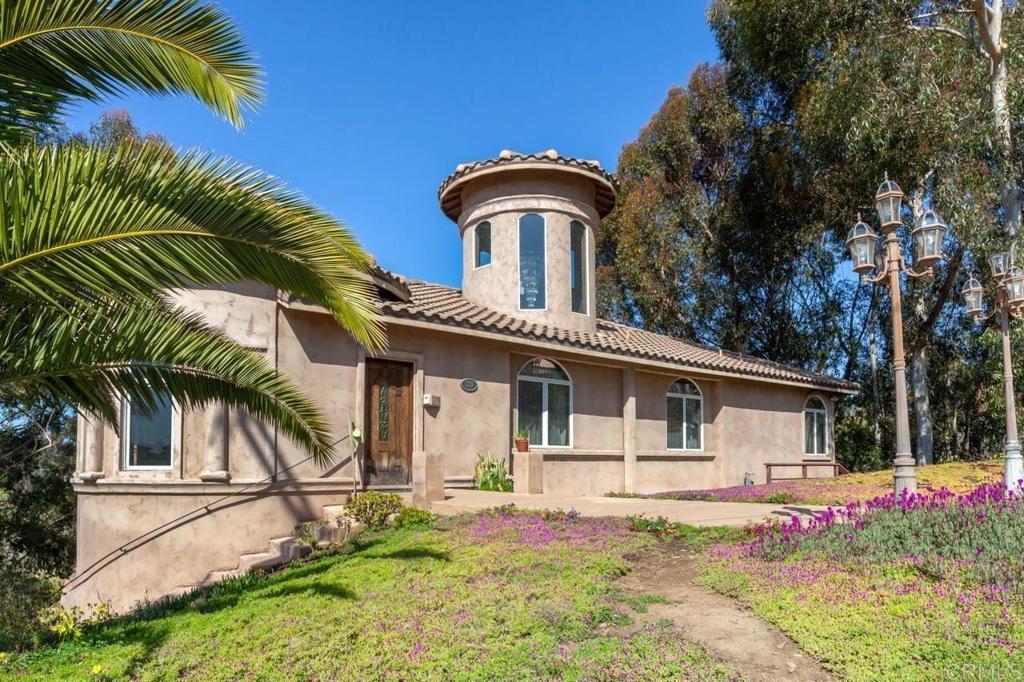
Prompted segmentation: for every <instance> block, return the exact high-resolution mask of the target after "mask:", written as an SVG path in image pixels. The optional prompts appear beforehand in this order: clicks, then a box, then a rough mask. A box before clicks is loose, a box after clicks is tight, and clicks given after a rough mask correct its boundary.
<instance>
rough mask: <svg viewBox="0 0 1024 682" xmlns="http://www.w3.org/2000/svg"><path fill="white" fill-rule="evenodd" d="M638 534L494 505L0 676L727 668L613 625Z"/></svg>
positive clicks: (24, 659) (653, 630)
mask: <svg viewBox="0 0 1024 682" xmlns="http://www.w3.org/2000/svg"><path fill="white" fill-rule="evenodd" d="M652 542H656V540H654V539H653V537H652V536H651V535H649V534H644V533H637V532H634V531H632V530H631V529H630V526H629V523H628V522H627V521H625V520H609V519H589V518H569V517H565V516H559V517H556V518H551V516H550V515H549V517H548V518H547V519H545V518H544V517H543V516H541V515H536V514H526V513H507V512H502V513H494V514H489V515H487V514H485V515H479V516H473V517H460V518H455V519H447V520H441V521H438V522H437V524H436V525H435V526H434V527H433V528H420V529H404V530H396V531H388V532H385V533H381V534H377V535H370V536H367V537H366V538H364V539H363V540H362V541H361V542H359V543H358V544H356V545H354V546H352V547H349V548H347V550H346V551H344V552H343V553H340V554H337V555H335V556H328V557H322V558H317V559H314V560H312V561H309V562H307V563H305V564H302V565H298V566H293V567H291V568H288V569H286V570H284V571H282V572H280V573H278V574H275V575H272V576H270V577H268V578H262V577H247V578H242V579H239V580H236V581H232V582H229V583H224V584H221V585H218V586H215V587H214V588H211V589H208V590H206V591H203V592H199V593H196V594H193V595H189V596H186V597H184V598H181V599H179V600H177V601H175V602H173V603H171V604H169V605H166V606H163V607H161V608H159V609H152V610H151V612H150V613H147V614H142V615H140V616H137V617H135V618H131V619H122V620H116V621H112V622H108V623H106V624H103V625H100V626H97V627H95V628H93V629H91V630H88V631H87V632H86V633H85V635H84V636H83V637H82V638H81V639H79V640H77V641H74V642H66V643H64V644H62V645H59V646H55V647H51V648H44V649H41V650H38V651H35V652H32V653H29V654H25V655H21V656H11V657H9V658H8V659H7V660H6V662H5V663H3V664H2V665H3V667H2V669H0V679H8V680H22V679H32V680H66V681H71V680H88V681H89V682H97V681H98V680H125V679H131V680H182V679H184V680H202V681H203V682H214V681H216V680H268V681H269V680H275V681H276V680H284V679H287V680H342V679H360V680H413V679H415V680H487V681H492V680H516V681H518V680H546V679H558V680H727V679H730V677H729V675H728V674H727V673H726V672H725V671H724V670H722V669H721V668H720V667H719V666H718V665H717V664H716V663H715V662H714V661H713V660H712V659H710V658H709V656H708V655H707V654H706V652H705V651H704V650H703V649H701V648H700V647H698V646H697V645H695V644H692V643H690V642H688V641H687V640H686V639H685V638H684V637H682V635H681V633H680V632H679V631H678V630H677V629H675V628H674V627H673V626H672V625H671V624H669V623H664V624H660V625H657V626H649V627H644V628H631V627H627V624H628V623H629V621H630V613H631V612H634V611H633V609H636V610H640V609H643V608H645V605H644V604H643V603H640V602H638V601H637V600H636V599H635V598H634V599H630V598H627V597H626V596H625V595H623V594H622V593H621V592H619V591H618V590H617V588H616V587H615V585H614V580H615V579H616V578H617V577H618V576H620V575H622V574H623V573H624V572H625V571H627V570H628V568H629V564H628V561H627V557H628V556H629V555H630V554H632V553H635V552H638V551H640V550H642V549H644V548H645V547H647V546H648V545H649V544H650V543H652ZM634 613H635V612H634Z"/></svg>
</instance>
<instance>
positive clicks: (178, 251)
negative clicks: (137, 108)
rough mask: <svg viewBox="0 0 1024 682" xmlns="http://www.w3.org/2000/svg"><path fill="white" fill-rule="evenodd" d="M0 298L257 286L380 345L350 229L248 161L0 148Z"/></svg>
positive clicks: (361, 258)
mask: <svg viewBox="0 0 1024 682" xmlns="http://www.w3.org/2000/svg"><path fill="white" fill-rule="evenodd" d="M0 175H2V177H4V178H5V181H4V183H0V280H2V281H3V284H4V287H3V288H2V289H0V301H3V300H4V298H5V297H6V298H7V299H8V302H9V303H11V304H14V303H15V302H16V301H15V300H13V299H14V298H16V297H18V296H21V297H24V298H26V299H28V300H32V299H42V300H46V301H48V302H50V303H51V304H53V305H68V304H69V303H71V302H74V301H76V300H79V299H81V298H83V297H92V298H93V299H95V300H100V299H102V298H103V297H106V296H113V297H125V296H139V297H142V298H151V297H153V296H156V295H159V294H161V293H162V292H163V291H165V290H167V289H169V288H176V287H183V286H189V285H194V284H200V285H203V284H211V283H212V284H221V283H225V282H239V281H246V280H255V281H260V282H265V283H267V284H270V285H271V286H274V287H276V288H278V289H281V290H284V291H287V292H290V293H292V294H293V295H295V296H298V297H300V298H302V299H306V300H309V301H311V302H313V303H315V304H317V305H321V306H323V307H324V308H326V309H327V310H328V311H330V312H331V313H332V314H333V315H334V317H335V319H336V320H337V321H338V322H339V323H340V324H341V325H342V326H344V327H345V328H346V329H347V330H348V331H349V332H350V333H351V334H352V336H353V337H354V338H355V339H356V340H358V341H359V342H360V343H362V344H364V345H366V346H368V347H381V346H383V345H384V343H385V337H384V334H383V331H382V328H381V326H380V324H379V322H378V320H377V311H376V306H375V304H374V300H373V292H372V288H371V285H370V283H369V280H368V279H367V277H366V272H367V270H368V268H369V266H370V264H371V259H370V257H369V256H368V255H367V254H366V253H365V252H364V251H363V249H362V248H361V247H360V246H359V244H358V242H357V241H356V239H355V238H354V237H353V235H352V234H351V232H350V231H349V230H348V229H347V228H346V227H345V226H344V225H342V224H340V223H339V222H338V221H336V220H335V219H334V218H332V217H331V216H330V215H328V214H327V213H325V212H323V211H322V210H320V209H318V208H316V207H315V206H313V205H311V204H310V203H309V202H307V201H305V200H304V199H303V198H302V197H300V196H299V195H298V194H297V193H295V192H293V191H291V190H289V189H288V188H286V187H285V186H284V185H282V184H281V183H279V182H278V181H276V180H274V179H272V178H270V177H268V176H266V175H264V174H262V173H260V172H259V171H256V170H253V169H252V168H249V167H247V166H244V165H241V164H238V163H234V162H230V161H227V160H223V159H216V158H213V157H211V156H209V155H204V154H200V153H196V152H190V153H186V154H183V155H179V154H176V153H175V152H174V151H173V150H171V149H169V148H167V147H166V146H164V145H159V144H151V143H128V144H124V145H121V146H118V147H112V148H99V147H86V146H77V145H72V146H67V147H59V148H33V147H20V148H16V149H12V148H9V147H8V148H2V149H0Z"/></svg>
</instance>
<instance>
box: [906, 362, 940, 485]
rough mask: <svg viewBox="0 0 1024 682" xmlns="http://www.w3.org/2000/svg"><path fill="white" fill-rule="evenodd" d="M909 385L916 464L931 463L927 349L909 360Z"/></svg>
mask: <svg viewBox="0 0 1024 682" xmlns="http://www.w3.org/2000/svg"><path fill="white" fill-rule="evenodd" d="M910 387H911V391H912V393H913V398H914V416H915V418H916V419H915V421H916V422H917V429H916V430H917V465H918V466H924V465H925V464H932V463H933V462H934V461H935V456H934V453H933V450H932V442H933V429H932V410H931V404H930V403H929V402H928V350H927V347H921V348H918V349H917V350H915V351H914V353H913V355H912V356H911V360H910Z"/></svg>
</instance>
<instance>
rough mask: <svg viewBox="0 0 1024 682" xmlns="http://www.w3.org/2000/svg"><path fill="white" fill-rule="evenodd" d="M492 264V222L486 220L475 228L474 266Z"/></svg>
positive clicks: (479, 266)
mask: <svg viewBox="0 0 1024 682" xmlns="http://www.w3.org/2000/svg"><path fill="white" fill-rule="evenodd" d="M490 264H491V224H490V223H489V222H487V221H486V220H485V221H483V222H482V223H479V224H478V225H477V226H476V227H475V228H473V267H474V268H482V267H483V266H485V265H490Z"/></svg>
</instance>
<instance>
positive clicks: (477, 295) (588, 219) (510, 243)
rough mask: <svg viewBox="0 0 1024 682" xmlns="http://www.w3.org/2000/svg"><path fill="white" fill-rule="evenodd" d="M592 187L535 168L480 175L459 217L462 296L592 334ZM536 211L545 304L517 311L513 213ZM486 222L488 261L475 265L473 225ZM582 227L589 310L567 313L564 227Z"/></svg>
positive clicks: (594, 215)
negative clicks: (539, 223) (542, 250)
mask: <svg viewBox="0 0 1024 682" xmlns="http://www.w3.org/2000/svg"><path fill="white" fill-rule="evenodd" d="M593 203H594V188H593V185H592V184H591V183H590V181H588V180H587V179H585V178H580V177H577V176H573V175H567V174H565V173H557V172H555V173H552V172H550V171H548V172H544V171H537V172H533V173H522V172H521V173H516V174H515V177H507V176H502V175H500V174H499V175H495V176H485V177H482V178H480V179H477V180H474V181H473V182H471V183H470V184H469V186H468V187H467V188H466V189H465V191H464V193H463V212H462V215H461V216H460V218H459V230H460V233H461V235H462V254H463V268H462V289H463V295H464V296H465V297H466V299H467V300H470V301H474V302H476V303H480V304H483V305H487V306H489V307H491V308H494V309H495V310H501V311H504V312H507V313H510V314H512V315H515V316H516V317H519V318H522V319H526V320H531V321H536V322H544V323H547V324H554V325H558V326H560V327H564V328H567V329H581V330H589V331H592V330H593V329H594V328H595V325H596V305H597V297H596V286H595V282H594V263H595V253H596V251H595V239H594V229H595V226H596V225H597V224H598V223H599V218H598V216H597V212H596V211H595V210H594V208H593ZM526 213H536V214H538V215H540V216H542V217H543V218H544V224H545V229H544V241H545V254H546V256H545V273H546V274H545V281H546V290H545V291H546V294H545V298H546V305H545V307H544V309H542V310H520V308H519V218H520V216H522V215H524V214H526ZM484 220H486V221H488V222H490V223H491V249H492V250H491V264H490V265H487V266H483V267H480V268H476V267H474V265H475V251H474V244H475V241H474V235H473V229H474V228H475V227H476V226H477V225H478V224H479V223H480V222H482V221H484ZM573 220H578V221H579V222H581V223H583V225H584V226H586V228H587V258H586V262H587V299H588V303H587V313H586V314H580V313H574V312H572V308H571V301H570V281H569V272H570V259H569V235H570V224H571V222H572V221H573Z"/></svg>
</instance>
